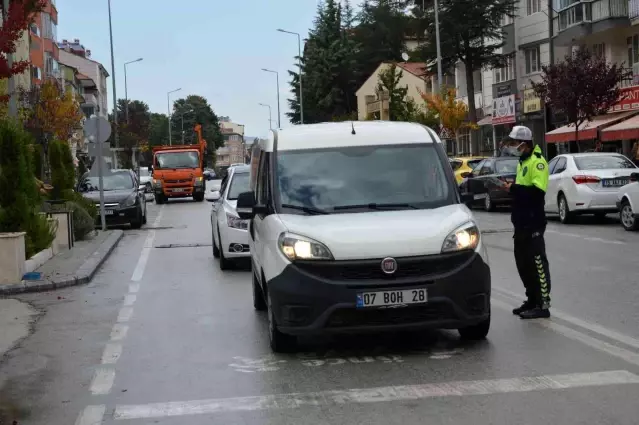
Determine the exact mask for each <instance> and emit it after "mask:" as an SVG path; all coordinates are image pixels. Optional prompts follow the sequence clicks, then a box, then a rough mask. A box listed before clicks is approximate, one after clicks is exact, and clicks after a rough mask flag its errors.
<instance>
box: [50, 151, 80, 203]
mask: <svg viewBox="0 0 639 425" xmlns="http://www.w3.org/2000/svg"><path fill="white" fill-rule="evenodd" d="M49 164H50V167H51V185H52V186H53V190H52V191H51V198H52V199H68V198H69V197H70V194H69V192H71V191H72V190H73V187H74V185H75V167H74V165H73V157H72V155H71V148H70V147H69V144H68V143H67V142H63V141H61V140H54V141H52V142H51V143H49Z"/></svg>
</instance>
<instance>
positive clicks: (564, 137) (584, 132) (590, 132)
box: [546, 111, 637, 143]
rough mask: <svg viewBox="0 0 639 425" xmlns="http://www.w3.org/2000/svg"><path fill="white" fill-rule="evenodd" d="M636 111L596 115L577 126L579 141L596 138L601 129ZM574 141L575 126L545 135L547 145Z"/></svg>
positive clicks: (566, 126)
mask: <svg viewBox="0 0 639 425" xmlns="http://www.w3.org/2000/svg"><path fill="white" fill-rule="evenodd" d="M636 113H637V112H636V111H629V112H620V113H617V114H606V115H598V116H596V117H594V118H593V119H592V121H586V122H584V123H582V124H581V125H580V126H579V134H578V136H579V140H592V139H596V138H597V132H598V131H599V130H600V129H602V128H607V127H609V126H611V125H614V124H617V123H618V122H619V121H622V120H624V119H626V118H628V117H630V116H632V115H634V114H636ZM574 140H575V126H574V125H573V124H568V125H565V126H563V127H559V128H556V129H554V130H552V131H549V132H548V133H546V142H547V143H561V142H572V141H574Z"/></svg>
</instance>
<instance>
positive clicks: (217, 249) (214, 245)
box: [211, 226, 220, 258]
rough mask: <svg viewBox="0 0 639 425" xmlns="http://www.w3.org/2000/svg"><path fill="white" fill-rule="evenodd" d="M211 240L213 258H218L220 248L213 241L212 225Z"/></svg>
mask: <svg viewBox="0 0 639 425" xmlns="http://www.w3.org/2000/svg"><path fill="white" fill-rule="evenodd" d="M211 240H212V241H213V258H220V248H218V247H217V244H216V243H215V232H214V231H213V226H211Z"/></svg>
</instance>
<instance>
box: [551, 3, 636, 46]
mask: <svg viewBox="0 0 639 425" xmlns="http://www.w3.org/2000/svg"><path fill="white" fill-rule="evenodd" d="M634 1H637V0H634ZM629 3H630V1H629V0H595V1H579V2H576V3H573V4H570V5H569V6H567V7H564V8H563V9H561V10H559V12H557V16H555V17H554V18H553V30H554V34H555V39H554V41H555V43H556V45H558V46H568V45H572V44H574V41H575V40H579V39H580V38H582V37H585V36H588V35H591V34H596V33H599V32H602V31H606V30H609V29H612V28H623V27H627V26H630V19H629V13H628V10H629V8H630V7H629V6H630V4H629Z"/></svg>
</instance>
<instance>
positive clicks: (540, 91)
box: [531, 48, 632, 141]
mask: <svg viewBox="0 0 639 425" xmlns="http://www.w3.org/2000/svg"><path fill="white" fill-rule="evenodd" d="M630 77H632V71H630V70H625V69H624V67H623V63H622V64H609V63H607V62H606V60H605V59H604V58H600V57H598V56H593V55H592V54H591V52H590V51H588V49H586V48H580V49H579V50H577V51H576V52H574V53H573V54H569V55H567V56H566V57H565V58H564V61H563V62H560V63H557V64H551V65H548V66H542V76H541V78H542V80H541V82H539V83H534V82H531V83H532V87H533V89H534V91H535V94H536V95H537V96H539V98H540V99H542V100H543V101H544V102H545V103H546V105H548V106H550V107H552V108H553V110H554V111H557V112H563V113H564V114H565V115H566V117H567V118H568V121H569V122H570V123H571V124H574V126H575V141H578V140H579V126H580V125H581V124H582V123H584V122H585V121H589V120H591V119H592V118H593V117H594V116H597V115H603V114H605V113H607V112H608V110H609V109H610V108H611V107H612V106H613V105H614V104H615V103H617V102H618V101H619V100H620V89H619V83H621V82H622V81H623V80H626V79H628V78H630Z"/></svg>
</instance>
